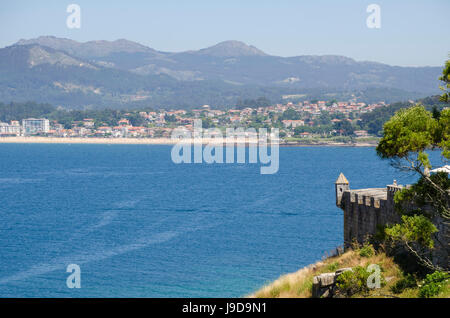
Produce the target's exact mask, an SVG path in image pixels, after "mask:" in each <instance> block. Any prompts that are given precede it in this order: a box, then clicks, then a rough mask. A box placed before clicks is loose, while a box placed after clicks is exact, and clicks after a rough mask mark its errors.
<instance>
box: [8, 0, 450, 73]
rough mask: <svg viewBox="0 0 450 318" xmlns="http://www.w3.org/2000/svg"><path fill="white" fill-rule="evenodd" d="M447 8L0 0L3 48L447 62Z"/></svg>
mask: <svg viewBox="0 0 450 318" xmlns="http://www.w3.org/2000/svg"><path fill="white" fill-rule="evenodd" d="M70 4H78V5H79V6H80V8H81V27H80V28H79V29H70V28H68V27H67V24H66V20H67V17H68V16H69V15H70V13H67V11H66V9H67V7H68V5H70ZM370 4H377V5H379V8H380V28H369V27H368V26H367V23H366V20H367V18H368V17H369V15H371V13H368V12H367V11H366V10H367V7H368V6H369V5H370ZM449 12H450V1H449V0H428V1H426V0H422V1H418V0H383V1H381V0H369V1H366V0H340V1H336V0H314V1H312V0H310V1H302V0H270V1H269V0H161V1H160V0H147V1H144V0H127V1H123V0H122V1H119V0H108V1H106V0H69V1H65V0H39V1H28V0H2V1H1V4H0V47H5V46H9V45H12V44H14V43H15V42H17V41H18V40H20V39H30V38H35V37H38V36H42V35H53V36H57V37H64V38H70V39H73V40H76V41H82V42H85V41H91V40H116V39H121V38H124V39H128V40H132V41H136V42H139V43H141V44H144V45H146V46H149V47H152V48H154V49H156V50H159V51H169V52H181V51H187V50H198V49H201V48H205V47H208V46H212V45H214V44H217V43H218V42H221V41H226V40H239V41H243V42H245V43H247V44H250V45H254V46H255V47H257V48H259V49H261V50H263V51H264V52H266V53H267V54H271V55H278V56H298V55H326V54H333V55H344V56H348V57H351V58H354V59H356V60H358V61H375V62H381V63H386V64H390V65H399V66H443V65H444V62H445V60H446V59H448V56H449V53H450V23H449V21H448V13H449Z"/></svg>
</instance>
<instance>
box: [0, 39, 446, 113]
mask: <svg viewBox="0 0 450 318" xmlns="http://www.w3.org/2000/svg"><path fill="white" fill-rule="evenodd" d="M405 54H407V52H405ZM440 73H441V68H440V67H399V66H390V65H386V64H382V63H376V62H366V61H355V60H354V59H351V58H348V57H344V56H337V55H324V56H312V55H304V56H296V57H279V56H273V55H269V54H266V53H264V52H263V51H261V50H259V49H258V48H256V47H254V46H250V45H247V44H245V43H242V42H239V41H225V42H221V43H219V44H216V45H214V46H212V47H208V48H204V49H200V50H197V51H186V52H179V53H172V52H163V51H158V50H155V49H153V48H150V47H147V46H144V45H142V44H139V43H136V42H132V41H129V40H125V39H120V40H116V41H89V42H85V43H81V42H77V41H74V40H70V39H63V38H57V37H53V36H42V37H38V38H35V39H29V40H20V41H18V42H17V43H15V44H14V45H11V46H8V47H5V48H1V49H0V100H1V101H4V102H8V101H25V100H34V101H38V102H48V103H52V104H55V105H60V106H63V107H66V108H71V109H76V108H103V107H110V108H135V107H143V106H145V107H149V108H161V107H163V108H194V107H198V106H201V105H203V104H209V105H212V106H215V107H223V108H225V107H232V106H234V105H235V104H236V103H239V100H244V99H256V98H258V97H266V98H268V99H270V100H271V101H272V102H279V101H282V100H284V101H286V100H297V99H316V98H320V99H331V98H337V99H339V98H355V99H358V100H362V101H366V102H374V101H380V100H383V101H386V102H392V101H398V100H405V99H415V98H419V97H423V96H427V95H431V94H435V93H438V92H439V89H438V84H439V81H438V77H439V75H440Z"/></svg>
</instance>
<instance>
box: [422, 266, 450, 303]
mask: <svg viewBox="0 0 450 318" xmlns="http://www.w3.org/2000/svg"><path fill="white" fill-rule="evenodd" d="M449 279H450V275H449V274H448V273H444V272H439V271H436V272H434V273H432V274H428V275H427V276H426V278H425V280H424V281H423V285H422V286H421V287H420V289H419V297H420V298H430V297H433V296H436V295H438V294H439V293H440V292H441V291H442V290H443V289H444V287H445V285H446V284H448V281H449Z"/></svg>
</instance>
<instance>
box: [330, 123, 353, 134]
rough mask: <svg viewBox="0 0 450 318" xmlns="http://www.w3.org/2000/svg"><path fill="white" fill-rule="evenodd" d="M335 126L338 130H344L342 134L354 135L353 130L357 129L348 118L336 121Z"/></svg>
mask: <svg viewBox="0 0 450 318" xmlns="http://www.w3.org/2000/svg"><path fill="white" fill-rule="evenodd" d="M333 128H334V129H336V130H337V131H342V134H343V135H345V136H350V135H353V132H354V130H355V129H354V128H353V126H352V124H351V123H350V122H349V121H348V120H342V121H339V122H336V123H334V125H333Z"/></svg>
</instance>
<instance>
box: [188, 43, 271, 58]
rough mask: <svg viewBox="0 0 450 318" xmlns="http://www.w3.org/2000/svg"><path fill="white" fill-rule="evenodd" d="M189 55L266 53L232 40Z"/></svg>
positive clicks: (261, 54)
mask: <svg viewBox="0 0 450 318" xmlns="http://www.w3.org/2000/svg"><path fill="white" fill-rule="evenodd" d="M191 53H194V54H200V55H210V56H216V57H238V56H267V54H266V53H264V52H263V51H261V50H260V49H258V48H256V47H254V46H252V45H247V44H246V43H244V42H241V41H234V40H230V41H224V42H220V43H218V44H216V45H214V46H211V47H208V48H205V49H201V50H198V51H194V52H191Z"/></svg>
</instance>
